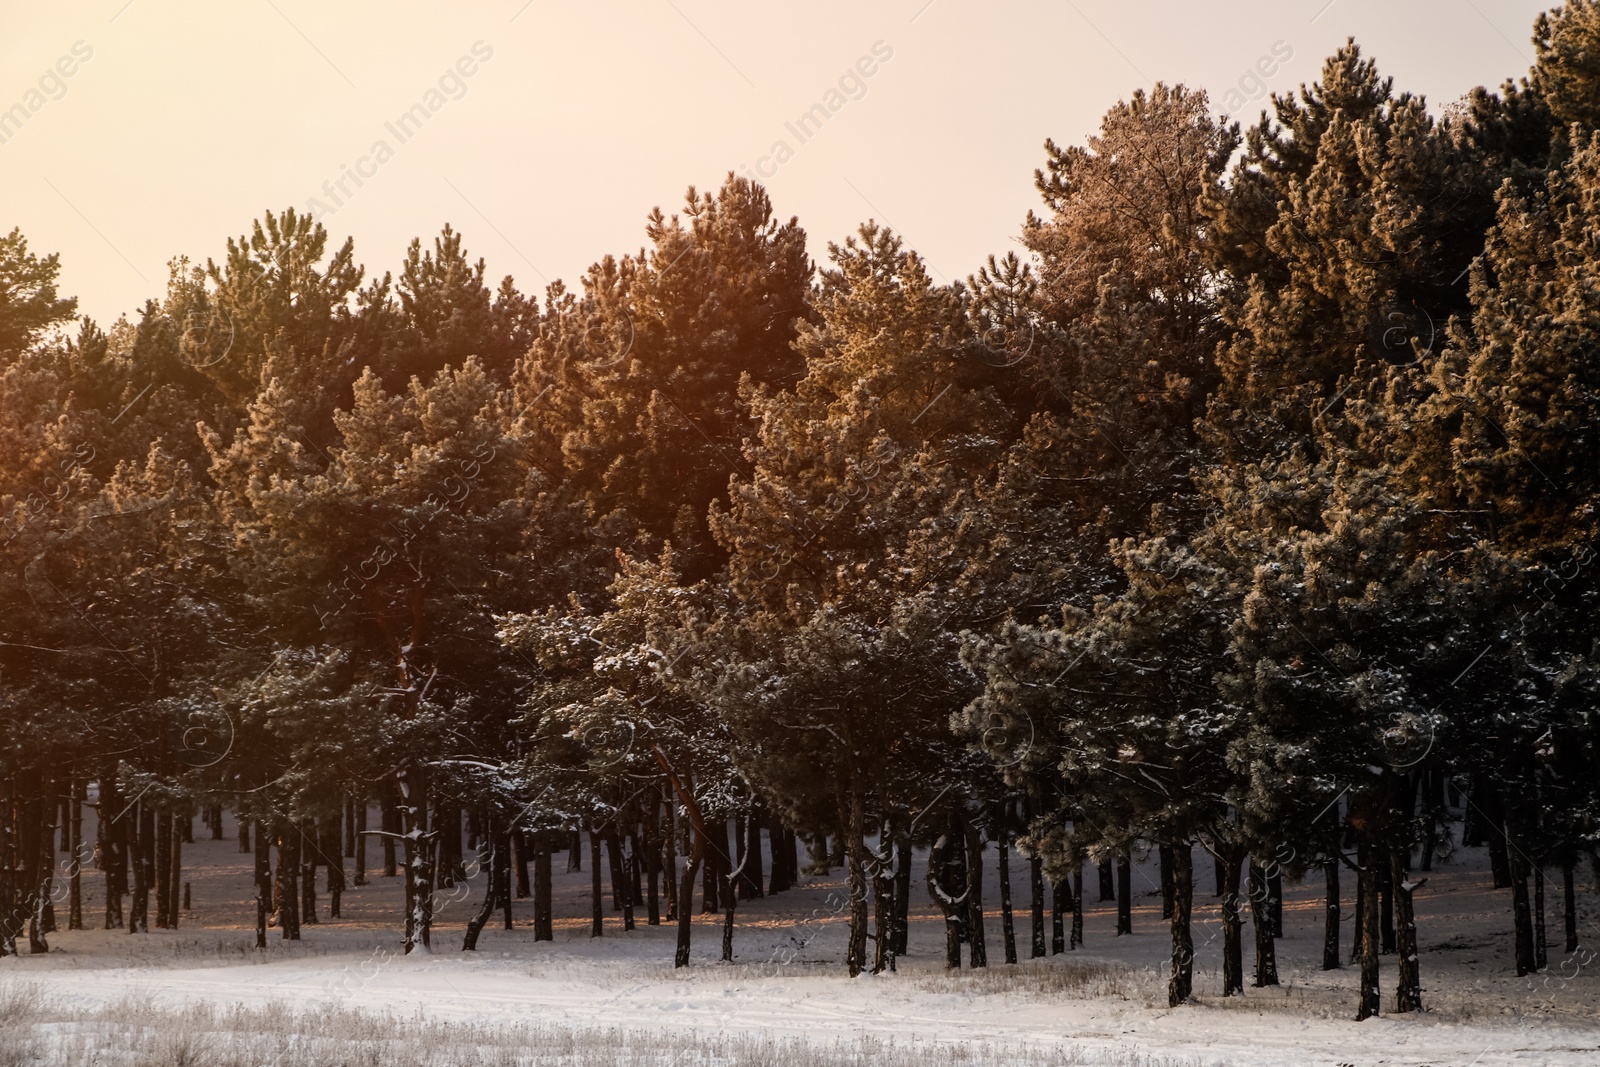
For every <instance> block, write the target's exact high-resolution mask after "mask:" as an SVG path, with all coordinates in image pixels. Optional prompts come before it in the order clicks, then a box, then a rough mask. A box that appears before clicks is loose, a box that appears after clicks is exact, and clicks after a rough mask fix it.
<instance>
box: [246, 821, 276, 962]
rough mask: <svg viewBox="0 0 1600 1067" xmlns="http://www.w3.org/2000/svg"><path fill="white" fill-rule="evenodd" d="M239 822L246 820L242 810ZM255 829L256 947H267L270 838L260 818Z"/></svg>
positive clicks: (270, 901) (269, 896)
mask: <svg viewBox="0 0 1600 1067" xmlns="http://www.w3.org/2000/svg"><path fill="white" fill-rule="evenodd" d="M239 822H240V823H241V824H245V823H246V822H247V820H246V819H245V818H244V815H243V813H242V812H241V813H240V815H239ZM255 831H256V840H255V883H256V948H258V949H264V948H266V947H267V919H268V918H269V917H270V916H271V914H272V838H271V837H270V836H269V835H268V834H267V832H266V829H265V828H264V827H263V826H262V825H261V822H260V820H257V821H256V825H255Z"/></svg>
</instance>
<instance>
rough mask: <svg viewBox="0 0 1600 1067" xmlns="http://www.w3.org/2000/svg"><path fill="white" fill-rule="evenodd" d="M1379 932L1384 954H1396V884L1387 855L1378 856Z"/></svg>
mask: <svg viewBox="0 0 1600 1067" xmlns="http://www.w3.org/2000/svg"><path fill="white" fill-rule="evenodd" d="M1378 865H1379V866H1378V922H1379V926H1378V930H1379V932H1380V934H1381V935H1382V938H1383V941H1382V947H1383V954H1384V955H1385V956H1387V955H1390V954H1391V953H1393V952H1394V882H1393V880H1392V879H1390V877H1389V861H1388V857H1387V856H1386V855H1381V854H1380V855H1378Z"/></svg>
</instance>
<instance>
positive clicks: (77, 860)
mask: <svg viewBox="0 0 1600 1067" xmlns="http://www.w3.org/2000/svg"><path fill="white" fill-rule="evenodd" d="M69 793H70V796H69V798H68V803H69V804H70V805H71V807H70V808H69V809H68V817H67V838H68V840H70V841H71V842H72V844H71V846H70V848H69V852H68V854H69V855H70V856H71V857H72V859H71V860H70V861H69V862H71V864H72V866H71V867H69V868H68V871H69V874H68V882H67V929H68V930H82V929H83V859H84V856H83V851H84V850H83V798H84V782H83V779H81V778H74V779H72V782H71V784H70V786H69ZM1571 872H1572V866H1571V865H1570V864H1568V866H1567V873H1568V878H1567V883H1568V884H1569V885H1570V884H1571V882H1572V878H1571Z"/></svg>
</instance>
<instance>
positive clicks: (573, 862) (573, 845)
mask: <svg viewBox="0 0 1600 1067" xmlns="http://www.w3.org/2000/svg"><path fill="white" fill-rule="evenodd" d="M581 870H583V831H581V830H574V831H572V839H571V840H570V841H568V842H567V873H568V874H571V873H572V872H573V871H581Z"/></svg>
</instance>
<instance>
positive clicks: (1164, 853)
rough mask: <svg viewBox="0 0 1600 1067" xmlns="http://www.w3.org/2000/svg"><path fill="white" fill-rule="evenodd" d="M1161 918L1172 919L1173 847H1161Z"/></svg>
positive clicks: (1159, 850)
mask: <svg viewBox="0 0 1600 1067" xmlns="http://www.w3.org/2000/svg"><path fill="white" fill-rule="evenodd" d="M1158 852H1159V854H1160V857H1161V917H1162V918H1163V919H1170V918H1172V891H1173V887H1172V846H1171V845H1161V846H1160V847H1159V849H1158Z"/></svg>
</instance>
